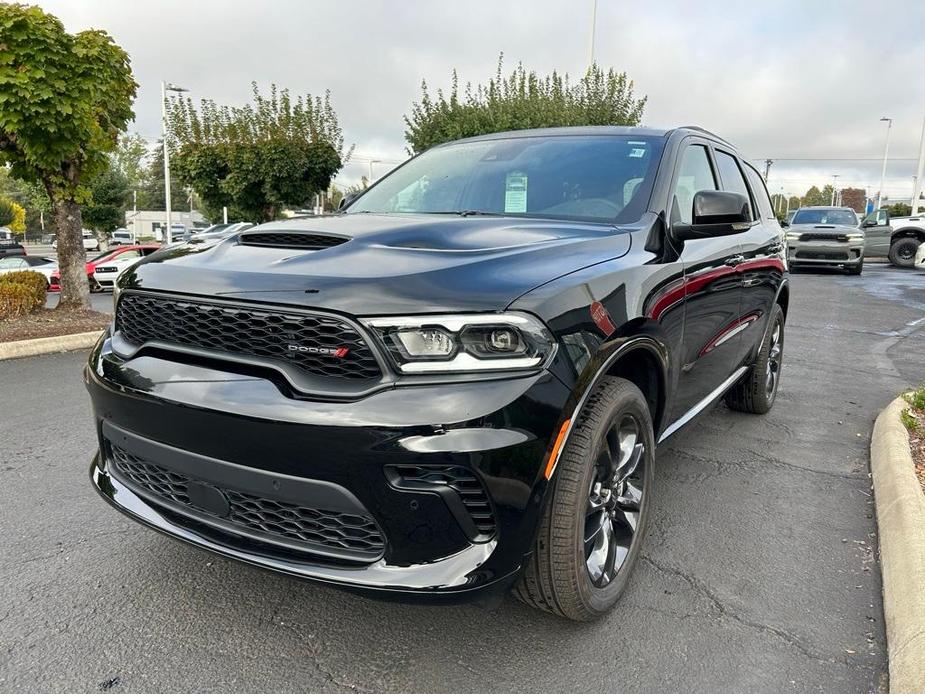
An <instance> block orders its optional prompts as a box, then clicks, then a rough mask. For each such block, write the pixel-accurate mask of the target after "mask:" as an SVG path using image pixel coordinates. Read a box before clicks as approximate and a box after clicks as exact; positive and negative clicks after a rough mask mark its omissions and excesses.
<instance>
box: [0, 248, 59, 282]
mask: <svg viewBox="0 0 925 694" xmlns="http://www.w3.org/2000/svg"><path fill="white" fill-rule="evenodd" d="M57 269H58V263H57V262H56V261H55V260H53V259H51V258H42V257H40V256H37V255H8V256H6V257H5V258H0V275H5V274H6V273H8V272H20V271H21V270H31V271H32V272H37V273H39V274H41V275H44V276H45V285H46V287H47V286H48V285H50V284H51V273H53V272H54V271H55V270H57Z"/></svg>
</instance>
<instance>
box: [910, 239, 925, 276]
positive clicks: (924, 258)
mask: <svg viewBox="0 0 925 694" xmlns="http://www.w3.org/2000/svg"><path fill="white" fill-rule="evenodd" d="M912 267H914V268H915V269H916V270H921V271H923V272H925V243H920V244H919V247H918V250H916V252H915V263H914V264H913V266H912Z"/></svg>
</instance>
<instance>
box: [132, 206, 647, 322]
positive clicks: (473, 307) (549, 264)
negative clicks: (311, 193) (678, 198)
mask: <svg viewBox="0 0 925 694" xmlns="http://www.w3.org/2000/svg"><path fill="white" fill-rule="evenodd" d="M256 233H273V234H274V235H277V236H275V237H274V242H280V237H279V236H278V234H279V233H282V234H290V233H291V234H296V235H305V234H316V235H320V236H321V237H322V239H326V238H331V237H334V238H335V239H336V240H337V241H339V244H338V245H334V246H332V247H329V248H324V249H322V250H305V249H302V248H298V247H295V246H286V247H268V246H256V245H249V243H248V239H249V238H252V235H253V234H256ZM285 238H286V237H283V242H285ZM290 238H291V237H290ZM264 239H266V237H264ZM629 248H630V235H629V233H626V232H624V231H620V230H618V229H615V228H614V227H611V226H606V225H602V224H587V223H581V222H563V221H545V220H533V219H519V218H518V219H514V218H510V217H478V216H473V217H459V216H456V215H447V216H444V215H394V214H393V215H379V214H347V215H336V216H328V217H308V218H302V219H294V220H289V221H286V222H273V223H270V224H264V225H262V226H259V227H253V228H251V229H248V230H247V231H246V232H243V233H241V234H238V235H235V236H232V237H230V238H226V239H222V240H216V241H213V242H211V243H209V242H206V243H196V242H195V241H194V242H191V243H187V244H184V245H181V246H177V247H172V248H168V249H166V250H164V251H161V252H158V253H156V254H154V255H152V256H149V257H148V258H146V259H144V260H142V261H140V262H139V263H138V264H136V265H135V266H133V268H132V269H131V270H129V271H128V272H127V273H126V275H125V280H124V283H123V286H126V287H135V288H139V289H148V290H156V291H170V292H176V293H183V294H197V295H205V296H215V297H221V298H226V299H235V298H238V299H244V300H249V301H262V302H270V303H280V304H292V305H298V306H304V307H313V308H319V309H327V310H331V311H339V312H343V313H348V314H351V315H364V316H369V315H388V314H401V313H429V312H443V311H450V312H453V311H497V310H503V309H504V308H506V307H507V306H508V305H509V304H510V303H511V302H512V301H514V299H516V298H517V297H519V296H521V295H522V294H524V293H525V292H528V291H530V290H531V289H533V288H535V287H537V286H539V285H541V284H544V283H546V282H549V281H550V280H553V279H556V278H557V277H561V276H563V275H566V274H569V273H571V272H574V271H576V270H579V269H581V268H584V267H587V266H589V265H593V264H595V263H599V262H602V261H605V260H610V259H613V258H618V257H620V256H622V255H624V254H626V253H627V252H628V251H629Z"/></svg>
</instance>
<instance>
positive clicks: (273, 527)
mask: <svg viewBox="0 0 925 694" xmlns="http://www.w3.org/2000/svg"><path fill="white" fill-rule="evenodd" d="M109 448H110V450H111V452H112V454H111V460H112V463H113V466H114V467H115V468H116V473H117V476H118V477H120V478H122V479H123V481H124V482H126V483H127V484H129V485H132V486H135V487H140V488H141V489H142V490H144V491H147V492H148V493H150V494H153V495H155V496H157V497H159V498H161V499H163V500H164V501H167V502H171V503H172V504H173V505H175V506H182V507H185V508H186V509H187V510H189V511H193V512H195V513H196V514H198V515H204V516H210V517H214V518H221V520H222V521H223V522H224V523H225V524H226V525H230V526H237V527H239V528H242V529H246V530H247V531H248V532H250V533H251V534H255V535H257V536H263V537H265V538H267V539H268V540H272V539H282V540H285V541H287V545H289V544H291V543H296V544H297V545H304V548H305V549H306V550H309V551H310V550H311V549H312V547H322V548H328V549H335V550H348V551H350V552H354V553H356V554H357V556H358V557H359V556H363V557H364V558H370V557H375V556H378V555H380V554H381V553H382V551H383V548H384V546H385V542H384V540H383V537H382V532H381V531H380V530H379V527H378V526H377V525H376V522H375V521H374V520H373V519H372V518H371V517H369V516H361V515H354V514H348V513H338V512H336V511H326V510H323V509H316V508H307V507H305V506H299V505H297V504H292V503H288V502H285V501H277V500H274V499H266V498H263V497H259V496H254V495H252V494H245V493H243V492H239V491H235V490H233V489H224V488H219V491H221V492H222V494H224V496H225V498H226V499H227V500H228V508H229V512H228V515H227V516H226V517H225V516H217V515H215V514H214V513H211V512H210V511H206V510H203V509H200V508H199V507H197V506H195V505H194V504H193V503H192V502H191V501H190V498H189V495H188V494H187V484H188V483H189V482H190V481H191V480H192V479H193V478H191V477H187V476H186V475H182V474H180V473H177V472H172V471H170V470H168V469H166V468H163V467H161V466H160V465H155V464H154V463H150V462H147V461H145V460H143V459H141V458H139V457H137V456H135V455H132V454H131V453H129V452H128V451H126V450H124V449H122V448H120V447H118V446H116V445H113V444H112V443H110V444H109Z"/></svg>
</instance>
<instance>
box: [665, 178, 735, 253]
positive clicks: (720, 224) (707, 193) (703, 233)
mask: <svg viewBox="0 0 925 694" xmlns="http://www.w3.org/2000/svg"><path fill="white" fill-rule="evenodd" d="M692 219H693V221H692V222H691V223H690V224H685V223H678V224H674V225H672V227H671V231H672V233H673V234H674V236H675V237H676V238H678V239H679V240H682V241H683V240H688V239H706V238H712V237H714V236H731V235H732V234H740V233H742V232H743V231H747V230H748V229H749V228H751V225H752V221H751V216H750V214H749V211H748V198H747V197H745V196H744V195H741V194H740V193H729V192H726V191H722V190H701V191H699V192H697V193H695V194H694V204H693V214H692Z"/></svg>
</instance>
